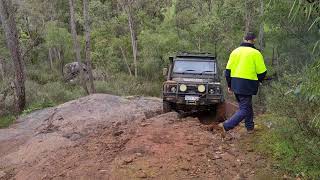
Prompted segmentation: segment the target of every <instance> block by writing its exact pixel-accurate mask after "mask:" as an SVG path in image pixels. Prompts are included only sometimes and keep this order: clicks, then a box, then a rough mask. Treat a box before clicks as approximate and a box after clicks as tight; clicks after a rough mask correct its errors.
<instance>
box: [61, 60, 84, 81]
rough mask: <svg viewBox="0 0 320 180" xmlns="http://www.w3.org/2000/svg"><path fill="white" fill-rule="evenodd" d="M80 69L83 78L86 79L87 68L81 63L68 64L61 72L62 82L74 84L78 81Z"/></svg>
mask: <svg viewBox="0 0 320 180" xmlns="http://www.w3.org/2000/svg"><path fill="white" fill-rule="evenodd" d="M81 68H82V70H83V73H84V76H85V78H86V79H88V78H89V75H88V68H87V66H86V65H85V64H83V63H78V62H72V63H68V64H66V65H65V66H64V70H63V72H64V80H65V81H66V82H74V81H75V80H78V79H79V75H80V69H81Z"/></svg>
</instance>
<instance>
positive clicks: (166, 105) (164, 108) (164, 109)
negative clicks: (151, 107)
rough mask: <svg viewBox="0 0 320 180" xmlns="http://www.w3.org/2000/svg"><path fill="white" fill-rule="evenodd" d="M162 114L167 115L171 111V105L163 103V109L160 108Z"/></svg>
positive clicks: (166, 102)
mask: <svg viewBox="0 0 320 180" xmlns="http://www.w3.org/2000/svg"><path fill="white" fill-rule="evenodd" d="M162 110H163V113H168V112H171V111H173V105H172V103H170V102H168V101H163V107H162Z"/></svg>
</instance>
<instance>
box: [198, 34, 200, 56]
mask: <svg viewBox="0 0 320 180" xmlns="http://www.w3.org/2000/svg"><path fill="white" fill-rule="evenodd" d="M198 51H199V53H200V52H201V37H198Z"/></svg>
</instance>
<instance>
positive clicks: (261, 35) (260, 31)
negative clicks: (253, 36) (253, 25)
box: [259, 0, 264, 51]
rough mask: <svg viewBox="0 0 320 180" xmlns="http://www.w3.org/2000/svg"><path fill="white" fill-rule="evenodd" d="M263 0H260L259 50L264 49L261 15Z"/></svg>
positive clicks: (262, 12)
mask: <svg viewBox="0 0 320 180" xmlns="http://www.w3.org/2000/svg"><path fill="white" fill-rule="evenodd" d="M263 1H264V0H260V19H261V24H260V28H259V46H260V51H263V50H264V21H263V16H264V2H263Z"/></svg>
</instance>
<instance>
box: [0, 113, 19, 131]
mask: <svg viewBox="0 0 320 180" xmlns="http://www.w3.org/2000/svg"><path fill="white" fill-rule="evenodd" d="M15 119H16V118H15V117H14V116H13V115H4V116H0V129H1V128H7V127H9V126H10V125H11V124H12V123H14V121H15Z"/></svg>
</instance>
